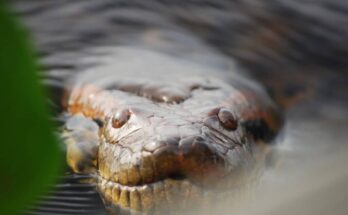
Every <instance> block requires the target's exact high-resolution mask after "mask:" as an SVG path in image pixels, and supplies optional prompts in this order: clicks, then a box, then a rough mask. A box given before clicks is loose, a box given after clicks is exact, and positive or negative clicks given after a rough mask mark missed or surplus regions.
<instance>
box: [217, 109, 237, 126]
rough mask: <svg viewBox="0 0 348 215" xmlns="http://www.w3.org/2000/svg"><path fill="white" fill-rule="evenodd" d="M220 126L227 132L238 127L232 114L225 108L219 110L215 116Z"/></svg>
mask: <svg viewBox="0 0 348 215" xmlns="http://www.w3.org/2000/svg"><path fill="white" fill-rule="evenodd" d="M217 116H218V118H219V121H220V124H221V125H222V126H223V127H224V128H226V129H227V130H230V131H234V130H236V129H237V127H238V121H237V119H236V118H235V117H234V116H233V114H232V112H231V111H230V110H228V109H226V108H221V109H220V110H219V113H218V114H217Z"/></svg>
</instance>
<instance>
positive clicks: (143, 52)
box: [17, 1, 347, 213]
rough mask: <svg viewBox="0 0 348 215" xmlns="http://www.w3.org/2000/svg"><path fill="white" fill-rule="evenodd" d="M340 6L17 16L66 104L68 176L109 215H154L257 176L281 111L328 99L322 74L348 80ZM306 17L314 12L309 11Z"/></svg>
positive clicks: (35, 6)
mask: <svg viewBox="0 0 348 215" xmlns="http://www.w3.org/2000/svg"><path fill="white" fill-rule="evenodd" d="M340 5H343V3H342V1H333V2H332V3H328V2H326V1H320V2H318V3H309V2H307V3H306V4H305V3H303V2H301V1H293V2H292V3H290V2H287V1H272V2H270V3H259V2H256V1H234V2H230V1H217V2H215V1H214V2H213V1H200V2H199V3H197V2H195V1H173V2H169V1H150V2H146V3H145V2H141V1H100V2H95V1H94V2H93V1H84V2H74V3H71V2H69V3H68V1H59V2H54V1H46V2H45V3H43V2H39V3H34V2H29V3H24V2H19V3H18V4H17V8H18V11H19V13H20V14H21V15H22V16H24V17H25V21H26V23H27V25H28V27H29V29H30V30H31V31H32V32H33V34H34V37H35V38H36V41H37V43H38V47H39V54H40V55H41V59H42V64H43V66H44V68H45V69H46V71H47V72H45V76H47V77H48V78H47V81H48V82H49V85H50V86H56V88H55V89H57V88H58V89H59V90H58V91H57V92H59V93H58V95H57V97H58V98H59V100H60V99H61V98H63V99H62V100H63V105H62V108H63V110H64V112H65V113H67V115H65V116H64V117H65V118H64V119H65V120H66V130H67V131H68V132H69V134H68V135H67V147H68V150H67V154H68V163H69V165H70V166H71V167H72V169H73V170H74V171H75V172H84V173H86V172H88V173H94V174H95V175H96V178H97V179H98V185H99V186H98V187H99V190H100V192H101V194H102V196H103V197H104V201H105V203H106V204H107V205H109V206H110V208H112V210H114V211H115V210H116V211H117V210H120V209H122V211H123V212H125V213H126V212H129V211H139V212H144V213H156V210H158V208H161V209H162V208H165V209H166V208H168V207H169V208H170V207H172V208H173V207H175V208H176V207H178V208H180V207H185V204H187V201H186V200H188V202H190V201H193V202H194V201H195V199H196V200H197V199H198V202H199V201H200V200H202V199H203V200H204V198H202V196H209V195H210V192H205V190H209V191H210V190H211V189H217V190H219V189H220V191H221V189H225V190H226V189H229V190H233V189H234V188H238V187H239V186H242V185H244V184H248V183H249V181H250V180H254V179H253V177H254V176H255V175H256V176H258V175H259V174H260V172H259V171H260V169H261V167H260V166H262V163H263V160H264V156H265V152H266V151H267V144H265V143H270V142H272V140H273V139H274V137H275V136H276V135H277V133H278V132H279V130H280V128H281V127H282V121H283V120H282V114H281V110H279V109H278V107H277V105H279V106H282V107H288V106H289V105H291V104H294V103H296V102H297V101H298V99H299V98H300V99H301V98H303V97H306V96H307V93H308V91H310V92H309V94H310V93H312V92H313V91H314V92H316V93H315V94H316V95H321V93H320V92H322V91H320V89H321V88H320V87H321V86H322V85H321V81H322V80H323V77H334V78H333V79H332V81H333V80H334V81H336V80H338V79H339V78H336V76H338V77H341V74H343V73H344V71H345V69H346V66H347V65H346V56H347V48H346V46H339V45H337V44H336V43H337V42H338V43H339V44H341V43H342V41H345V38H346V35H347V32H346V31H345V29H337V28H335V26H334V25H331V22H333V21H332V20H327V19H325V20H324V19H323V18H321V16H320V15H319V14H321V12H323V11H324V12H327V13H329V14H330V17H333V18H332V19H333V20H334V21H335V22H336V23H344V22H345V21H346V15H344V14H342V13H341V12H340V10H339V7H338V6H340ZM302 6H303V7H302ZM310 6H316V7H315V9H316V10H314V11H313V10H311V11H312V13H311V14H308V13H307V12H308V11H310V10H309V9H308V8H309V7H310ZM343 6H344V5H343ZM300 8H304V9H303V10H301V9H300ZM341 10H343V11H345V10H344V9H341ZM299 23H304V24H303V26H302V25H300V24H299ZM68 26H69V27H68ZM308 26H314V27H316V28H308ZM341 26H343V24H342V25H341ZM332 28H333V29H332ZM318 32H321V33H318ZM319 43H320V44H321V45H320V46H318V44H319ZM317 69H319V70H320V76H318V77H317V76H316V74H315V73H316V72H317V71H318V70H317ZM332 69H334V70H335V71H330V72H327V71H328V70H332ZM246 72H248V73H249V74H251V75H252V76H253V77H254V78H256V79H258V81H261V84H264V85H265V86H266V88H267V90H268V93H271V96H272V97H273V99H275V102H274V101H272V99H271V98H270V96H269V95H267V92H266V90H265V89H263V87H261V85H260V84H257V83H256V81H254V80H252V78H251V77H248V76H247V75H246V74H245V73H246ZM342 77H345V76H344V75H342ZM313 80H314V81H313ZM317 80H319V82H318V81H317ZM326 80H329V79H326ZM313 82H314V83H315V84H312V83H313ZM308 83H310V84H308ZM318 83H319V84H318ZM335 83H336V82H335ZM344 83H345V82H344V81H343V84H341V85H344ZM339 86H340V85H339ZM309 88H310V89H309ZM323 91H324V92H327V89H326V88H325V89H324V90H323ZM318 92H319V93H318ZM345 92H346V91H345ZM338 96H340V95H338ZM311 98H313V96H312V97H311ZM314 98H315V96H314ZM202 190H203V191H202ZM206 193H209V194H206ZM197 196H198V197H197ZM188 204H190V203H188ZM173 205H174V206H173Z"/></svg>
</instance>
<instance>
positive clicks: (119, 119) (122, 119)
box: [111, 110, 131, 128]
mask: <svg viewBox="0 0 348 215" xmlns="http://www.w3.org/2000/svg"><path fill="white" fill-rule="evenodd" d="M130 115H131V113H130V112H129V110H122V111H119V112H117V113H116V115H115V116H114V117H113V118H112V120H111V125H112V127H113V128H121V127H122V126H123V125H124V124H126V122H127V121H128V120H129V118H130Z"/></svg>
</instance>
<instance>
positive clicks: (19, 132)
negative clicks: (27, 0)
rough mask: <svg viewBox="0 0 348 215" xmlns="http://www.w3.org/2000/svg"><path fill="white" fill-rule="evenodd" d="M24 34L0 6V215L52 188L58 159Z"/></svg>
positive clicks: (43, 100)
mask: <svg viewBox="0 0 348 215" xmlns="http://www.w3.org/2000/svg"><path fill="white" fill-rule="evenodd" d="M33 56H34V55H33V52H32V49H31V46H30V45H29V43H28V39H27V37H26V34H25V31H24V30H23V29H22V28H21V27H20V25H18V23H17V22H16V21H15V20H14V18H13V17H12V16H11V15H10V13H9V12H8V11H7V10H5V7H4V5H3V4H2V2H1V1H0V115H1V116H0V119H1V121H0V146H1V149H0V214H3V215H11V214H18V213H19V212H20V211H22V210H24V208H25V207H26V206H28V204H30V203H33V201H34V200H35V199H36V198H38V196H39V195H40V194H42V193H43V192H44V190H46V189H47V188H48V185H49V184H52V183H53V181H54V179H55V178H56V177H57V173H58V170H59V163H61V160H60V158H61V154H60V151H59V147H58V141H57V138H56V137H55V136H54V135H53V132H52V131H53V130H52V123H51V122H50V121H49V114H48V109H47V107H46V102H45V97H44V93H43V89H42V87H41V86H40V84H39V80H38V75H37V66H36V64H35V58H34V57H33Z"/></svg>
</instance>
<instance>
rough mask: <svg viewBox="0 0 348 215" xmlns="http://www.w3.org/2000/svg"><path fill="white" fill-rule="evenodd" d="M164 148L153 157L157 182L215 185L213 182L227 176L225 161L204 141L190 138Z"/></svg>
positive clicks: (195, 137)
mask: <svg viewBox="0 0 348 215" xmlns="http://www.w3.org/2000/svg"><path fill="white" fill-rule="evenodd" d="M169 141H172V139H170V140H169ZM164 144H165V145H164V146H162V147H160V148H158V149H157V150H155V151H154V152H153V154H152V155H151V156H152V160H153V164H154V170H155V174H156V175H157V177H158V178H157V179H159V180H161V179H166V178H171V179H188V180H190V181H191V182H193V183H196V184H200V185H208V184H209V185H212V182H213V181H216V179H219V178H221V177H223V176H224V175H226V173H225V168H224V166H225V160H224V159H223V157H222V156H221V155H219V154H218V153H217V151H216V150H215V149H214V148H213V147H212V146H210V145H209V142H207V141H206V140H205V139H204V138H203V137H201V136H194V137H188V138H183V139H180V140H179V141H178V142H177V144H166V143H164Z"/></svg>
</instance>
